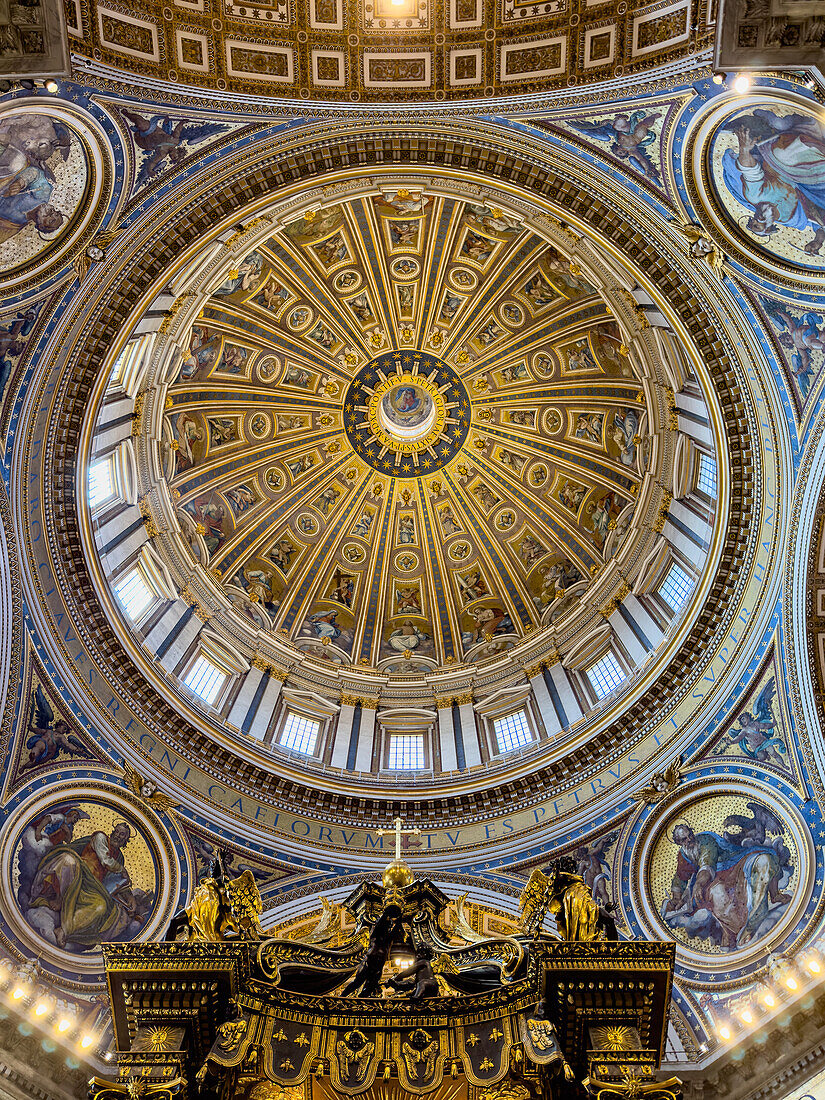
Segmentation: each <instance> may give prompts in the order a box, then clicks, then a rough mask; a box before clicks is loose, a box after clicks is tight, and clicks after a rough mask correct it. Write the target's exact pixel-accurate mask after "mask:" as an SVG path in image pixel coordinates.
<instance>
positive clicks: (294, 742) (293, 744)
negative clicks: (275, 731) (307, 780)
mask: <svg viewBox="0 0 825 1100" xmlns="http://www.w3.org/2000/svg"><path fill="white" fill-rule="evenodd" d="M320 728H321V723H320V722H313V720H312V719H311V718H304V716H303V715H301V714H293V713H292V712H291V711H290V713H289V714H288V715H287V718H286V725H285V726H284V732H283V733H282V734H281V739H280V741H279V744H280V745H281V746H283V748H285V749H292V750H293V751H294V752H302V753H303V754H304V755H305V756H312V755H313V753H314V752H315V744H316V742H317V740H318V731H319V730H320Z"/></svg>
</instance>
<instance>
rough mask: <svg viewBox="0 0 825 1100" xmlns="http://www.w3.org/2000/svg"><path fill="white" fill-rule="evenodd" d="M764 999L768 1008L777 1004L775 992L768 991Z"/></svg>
mask: <svg viewBox="0 0 825 1100" xmlns="http://www.w3.org/2000/svg"><path fill="white" fill-rule="evenodd" d="M762 1000H763V1001H764V1002H765V1004H766V1005H767V1006H768V1008H773V1006H774V1005H775V1004H776V997H774V995H773V993H771V992H768V993H766V994H765V996H764V997H763V998H762Z"/></svg>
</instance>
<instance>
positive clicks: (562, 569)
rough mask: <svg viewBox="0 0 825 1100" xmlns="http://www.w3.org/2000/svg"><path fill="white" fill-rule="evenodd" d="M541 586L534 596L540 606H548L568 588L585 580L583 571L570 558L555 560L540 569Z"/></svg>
mask: <svg viewBox="0 0 825 1100" xmlns="http://www.w3.org/2000/svg"><path fill="white" fill-rule="evenodd" d="M539 577H540V579H541V588H540V589H539V590H538V594H537V595H536V596H535V597H534V600H535V603H536V605H537V606H538V607H539V608H543V607H547V605H548V604H551V603H552V602H553V601H554V600H555V599H556V598H557V597H558V596H561V595H562V594H563V593H564V592H566V591H567V589H568V588H572V587H573V585H575V584H579V582H580V581H582V580H584V576H583V574H582V571H581V570H580V569H579V567H578V566H577V565H575V564H574V563H573V562H572V561H570V559H569V558H563V559H562V560H561V561H553V562H550V563H549V564H548V565H545V566H542V567H541V568H540V569H539Z"/></svg>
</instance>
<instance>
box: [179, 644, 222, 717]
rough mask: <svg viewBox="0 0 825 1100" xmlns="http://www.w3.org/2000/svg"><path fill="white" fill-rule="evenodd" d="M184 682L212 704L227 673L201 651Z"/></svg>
mask: <svg viewBox="0 0 825 1100" xmlns="http://www.w3.org/2000/svg"><path fill="white" fill-rule="evenodd" d="M183 682H184V684H186V686H187V687H188V688H189V690H190V691H193V692H194V693H195V695H197V696H199V698H201V699H203V701H204V703H208V704H209V706H211V705H212V704H213V703H214V702H215V700H216V699H217V698H218V695H219V694H220V690H221V688H222V687H223V685H224V684H225V683H226V673H225V672H224V671H223V669H221V668H218V666H217V665H216V664H213V662H212V661H210V660H209V658H208V657H205V656H204V654H203V653H201V655H200V656H199V657H198V659H197V661H195V663H194V664H193V665H192V667H191V668H190V669H189V671H188V672H187V674H186V678H185V680H184V681H183Z"/></svg>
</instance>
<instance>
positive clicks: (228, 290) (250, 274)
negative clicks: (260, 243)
mask: <svg viewBox="0 0 825 1100" xmlns="http://www.w3.org/2000/svg"><path fill="white" fill-rule="evenodd" d="M263 265H264V258H263V256H262V255H261V254H260V252H250V253H249V255H248V256H246V257H244V259H243V261H242V262H241V263H239V264H238V266H237V267H236V268H235V269H234V270H233V271H231V272H230V273H229V274H228V275H227V277H226V278H225V279H224V281H223V282H222V283H221V285H220V286H219V287H216V288H215V291H214V293H215V294H220V295H222V296H223V295H228V294H237V293H238V292H239V291H244V290H251V289H252V287H253V286H254V285H255V284H256V283H257V281H258V279H259V278H260V275H261V270H262V269H263Z"/></svg>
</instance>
